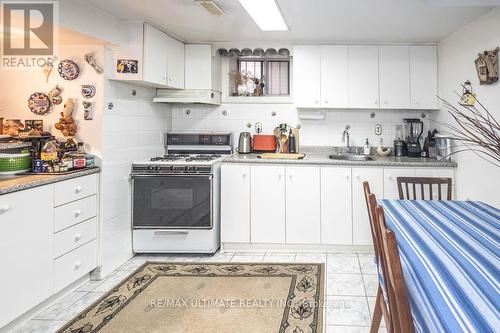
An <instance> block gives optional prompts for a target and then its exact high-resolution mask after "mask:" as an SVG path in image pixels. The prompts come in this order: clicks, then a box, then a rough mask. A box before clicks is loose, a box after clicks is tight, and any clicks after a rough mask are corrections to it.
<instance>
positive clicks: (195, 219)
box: [132, 175, 213, 229]
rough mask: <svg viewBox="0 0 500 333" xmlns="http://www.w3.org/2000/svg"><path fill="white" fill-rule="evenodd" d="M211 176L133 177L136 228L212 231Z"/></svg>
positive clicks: (133, 224)
mask: <svg viewBox="0 0 500 333" xmlns="http://www.w3.org/2000/svg"><path fill="white" fill-rule="evenodd" d="M212 223H213V222H212V175H133V176H132V227H133V228H134V229H141V228H149V229H211V228H212Z"/></svg>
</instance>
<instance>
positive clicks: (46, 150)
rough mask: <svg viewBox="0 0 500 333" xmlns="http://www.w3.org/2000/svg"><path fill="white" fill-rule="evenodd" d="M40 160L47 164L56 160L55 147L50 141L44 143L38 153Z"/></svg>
mask: <svg viewBox="0 0 500 333" xmlns="http://www.w3.org/2000/svg"><path fill="white" fill-rule="evenodd" d="M40 158H41V159H42V160H43V161H47V162H49V161H56V160H57V146H56V145H55V144H54V142H53V141H52V140H48V141H47V142H45V144H44V145H43V148H42V151H41V153H40Z"/></svg>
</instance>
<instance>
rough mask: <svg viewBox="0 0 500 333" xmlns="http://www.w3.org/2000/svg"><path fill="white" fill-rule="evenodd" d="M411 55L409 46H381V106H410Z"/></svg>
mask: <svg viewBox="0 0 500 333" xmlns="http://www.w3.org/2000/svg"><path fill="white" fill-rule="evenodd" d="M409 72H410V55H409V47H408V46H380V47H379V77H380V80H379V82H380V108H383V109H408V108H409V107H410V74H409Z"/></svg>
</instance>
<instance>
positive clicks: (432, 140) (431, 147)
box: [423, 129, 438, 159]
mask: <svg viewBox="0 0 500 333" xmlns="http://www.w3.org/2000/svg"><path fill="white" fill-rule="evenodd" d="M437 132H438V131H437V129H434V130H433V131H428V132H427V137H426V138H425V140H424V148H423V151H424V152H425V156H426V157H429V158H433V159H435V158H436V157H437V152H436V134H437Z"/></svg>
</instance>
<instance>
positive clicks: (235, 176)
mask: <svg viewBox="0 0 500 333" xmlns="http://www.w3.org/2000/svg"><path fill="white" fill-rule="evenodd" d="M221 179H222V180H221V239H222V242H226V243H240V242H242V243H249V242H250V166H249V165H247V164H237V165H235V164H223V165H222V167H221Z"/></svg>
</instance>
